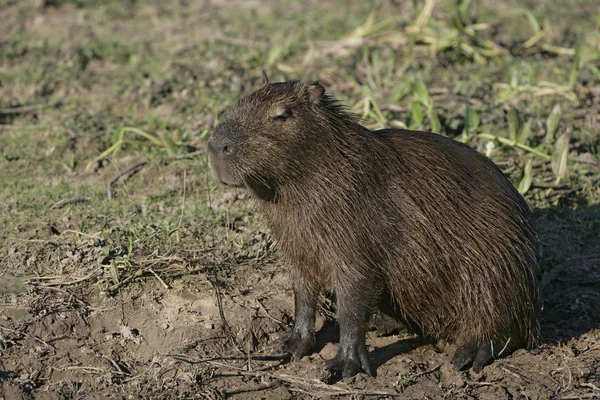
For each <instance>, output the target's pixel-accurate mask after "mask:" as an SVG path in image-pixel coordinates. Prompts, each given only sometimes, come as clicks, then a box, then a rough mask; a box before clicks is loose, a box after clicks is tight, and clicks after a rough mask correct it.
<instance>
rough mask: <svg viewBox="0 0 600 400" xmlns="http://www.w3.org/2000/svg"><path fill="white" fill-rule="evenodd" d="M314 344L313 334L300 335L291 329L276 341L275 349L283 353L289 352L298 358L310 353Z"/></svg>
mask: <svg viewBox="0 0 600 400" xmlns="http://www.w3.org/2000/svg"><path fill="white" fill-rule="evenodd" d="M314 346H315V335H314V334H312V335H306V336H302V335H300V334H299V333H298V332H295V331H293V330H291V331H289V332H287V333H286V334H285V335H284V336H283V337H281V338H280V339H279V340H278V341H277V350H278V351H279V352H280V353H283V354H291V355H293V356H294V357H295V358H297V359H300V358H302V357H304V356H307V355H309V354H310V353H311V351H312V349H313V347H314Z"/></svg>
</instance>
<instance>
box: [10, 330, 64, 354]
mask: <svg viewBox="0 0 600 400" xmlns="http://www.w3.org/2000/svg"><path fill="white" fill-rule="evenodd" d="M0 329H3V330H5V331H7V332H11V333H14V334H17V335H23V336H27V337H29V338H32V339H34V340H37V341H38V342H40V343H42V344H43V345H45V346H48V347H51V348H53V349H54V348H55V347H54V346H52V345H51V344H50V343H47V342H45V341H43V340H42V339H40V338H39V337H36V336H33V335H30V334H28V333H25V332H21V331H17V330H14V329H10V328H6V327H4V326H0Z"/></svg>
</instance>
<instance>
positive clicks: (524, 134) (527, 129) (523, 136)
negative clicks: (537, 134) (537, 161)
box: [517, 120, 531, 144]
mask: <svg viewBox="0 0 600 400" xmlns="http://www.w3.org/2000/svg"><path fill="white" fill-rule="evenodd" d="M529 136H531V120H529V121H527V122H525V123H524V124H523V125H521V131H520V132H519V136H518V137H517V143H520V144H527V141H528V140H529Z"/></svg>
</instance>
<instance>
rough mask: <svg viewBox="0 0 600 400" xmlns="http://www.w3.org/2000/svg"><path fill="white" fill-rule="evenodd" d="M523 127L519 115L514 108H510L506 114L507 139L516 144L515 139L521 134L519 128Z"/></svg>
mask: <svg viewBox="0 0 600 400" xmlns="http://www.w3.org/2000/svg"><path fill="white" fill-rule="evenodd" d="M522 125H523V120H522V119H521V116H520V115H519V112H518V111H517V109H516V108H511V109H510V111H509V112H508V130H509V138H510V140H512V141H513V142H515V143H516V142H517V138H518V137H519V133H520V132H521V126H522Z"/></svg>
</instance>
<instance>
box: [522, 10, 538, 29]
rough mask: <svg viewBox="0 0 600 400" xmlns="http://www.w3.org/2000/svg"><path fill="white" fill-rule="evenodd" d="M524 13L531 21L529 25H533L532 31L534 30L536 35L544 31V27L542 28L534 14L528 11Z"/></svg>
mask: <svg viewBox="0 0 600 400" xmlns="http://www.w3.org/2000/svg"><path fill="white" fill-rule="evenodd" d="M524 12H525V15H526V16H527V19H528V20H529V24H530V25H531V29H532V30H533V33H534V34H537V33H540V31H541V30H542V27H541V26H540V22H539V21H538V20H537V18H536V17H535V15H533V14H532V13H530V12H529V11H527V10H525V11H524Z"/></svg>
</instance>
